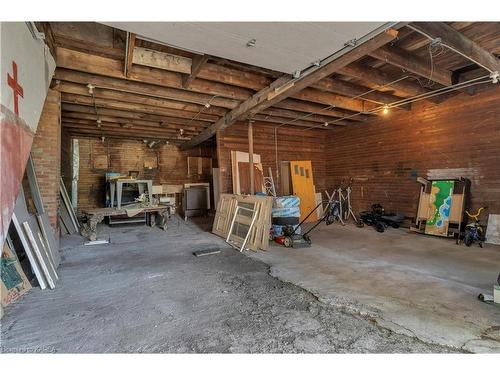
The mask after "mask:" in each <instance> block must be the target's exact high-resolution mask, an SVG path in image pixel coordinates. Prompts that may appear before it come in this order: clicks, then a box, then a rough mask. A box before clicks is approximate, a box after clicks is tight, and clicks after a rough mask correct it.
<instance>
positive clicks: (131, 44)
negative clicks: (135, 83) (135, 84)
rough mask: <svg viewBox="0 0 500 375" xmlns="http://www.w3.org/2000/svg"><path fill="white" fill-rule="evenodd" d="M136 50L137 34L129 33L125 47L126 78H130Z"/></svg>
mask: <svg viewBox="0 0 500 375" xmlns="http://www.w3.org/2000/svg"><path fill="white" fill-rule="evenodd" d="M134 48H135V34H134V33H127V42H126V46H125V63H124V69H125V70H124V75H125V77H129V76H130V71H131V70H132V63H133V60H134Z"/></svg>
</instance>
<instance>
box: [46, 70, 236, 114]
mask: <svg viewBox="0 0 500 375" xmlns="http://www.w3.org/2000/svg"><path fill="white" fill-rule="evenodd" d="M54 79H55V80H60V81H67V82H74V83H80V84H83V85H87V84H89V83H90V84H92V85H93V86H95V87H98V88H107V89H110V90H117V91H121V92H127V93H131V94H141V95H148V96H153V97H157V98H165V99H166V98H169V99H174V100H178V101H183V102H188V103H193V104H200V105H204V104H205V103H208V102H209V101H210V102H211V104H212V105H213V106H217V107H223V108H229V109H232V108H235V107H236V106H237V105H238V104H239V103H240V101H238V100H234V99H228V98H223V97H216V98H213V96H211V95H208V94H203V93H197V92H191V91H187V90H181V89H175V88H169V87H164V86H158V85H153V84H150V83H142V82H135V81H129V80H126V79H119V78H112V77H105V76H101V75H96V74H91V73H85V72H78V71H75V70H69V69H64V68H59V67H58V68H57V69H56V71H55V74H54Z"/></svg>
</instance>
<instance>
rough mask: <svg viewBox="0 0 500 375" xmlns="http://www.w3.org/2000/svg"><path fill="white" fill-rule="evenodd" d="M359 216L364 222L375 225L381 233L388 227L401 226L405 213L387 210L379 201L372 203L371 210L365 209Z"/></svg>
mask: <svg viewBox="0 0 500 375" xmlns="http://www.w3.org/2000/svg"><path fill="white" fill-rule="evenodd" d="M359 216H360V219H361V220H360V222H361V223H362V224H366V225H368V226H373V227H374V228H375V230H376V231H377V232H380V233H382V232H384V231H385V228H387V227H393V228H399V226H400V225H401V222H402V221H403V220H404V218H405V217H404V215H400V214H393V213H387V212H385V209H384V208H383V207H382V205H380V204H378V203H375V204H372V209H371V211H363V212H361V213H360V214H359ZM360 226H362V225H360Z"/></svg>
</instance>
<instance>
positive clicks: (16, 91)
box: [7, 61, 24, 116]
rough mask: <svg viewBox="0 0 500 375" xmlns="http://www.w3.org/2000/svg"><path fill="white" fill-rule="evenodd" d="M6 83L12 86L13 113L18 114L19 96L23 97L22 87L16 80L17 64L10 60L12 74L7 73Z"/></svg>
mask: <svg viewBox="0 0 500 375" xmlns="http://www.w3.org/2000/svg"><path fill="white" fill-rule="evenodd" d="M7 84H8V85H9V86H10V87H11V88H12V91H13V95H14V113H15V114H16V115H18V116H19V98H18V96H20V97H21V98H24V93H23V88H22V87H21V85H19V82H18V81H17V64H16V62H15V61H12V76H11V75H10V74H9V73H7Z"/></svg>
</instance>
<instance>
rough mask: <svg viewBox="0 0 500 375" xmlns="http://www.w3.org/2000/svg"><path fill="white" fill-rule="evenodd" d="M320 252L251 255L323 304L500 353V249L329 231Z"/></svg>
mask: <svg viewBox="0 0 500 375" xmlns="http://www.w3.org/2000/svg"><path fill="white" fill-rule="evenodd" d="M311 237H312V240H313V246H312V247H311V248H307V249H286V248H284V247H281V246H273V247H272V248H271V249H270V251H267V252H258V253H249V255H250V256H251V257H253V258H255V259H259V260H262V261H264V262H266V263H267V264H269V265H270V266H271V275H273V276H276V277H278V278H279V279H280V280H283V281H287V282H290V283H293V284H295V285H298V286H301V287H302V288H304V289H306V290H308V291H310V292H312V293H313V294H314V295H315V296H317V297H318V298H319V299H320V300H321V301H323V302H326V303H328V304H332V305H337V306H342V307H343V308H344V309H348V310H349V311H353V312H361V313H363V314H366V315H367V316H370V317H371V318H373V319H375V320H376V322H377V323H378V324H379V325H381V326H383V327H386V328H389V329H391V330H392V331H394V332H398V333H405V334H407V335H409V336H415V337H418V338H420V339H421V340H423V341H425V342H431V343H436V344H441V345H446V346H451V347H455V348H461V349H464V350H467V351H473V352H496V353H500V306H499V305H496V306H494V305H488V304H486V303H484V302H481V301H479V300H478V299H477V296H478V295H479V293H488V294H493V284H494V282H495V281H496V279H497V276H498V273H499V272H500V246H495V245H486V246H485V248H483V249H481V248H480V247H479V246H477V245H476V246H473V247H470V248H468V247H466V246H464V245H460V246H459V245H456V244H455V241H453V240H450V239H444V238H437V237H432V236H425V235H419V234H415V233H413V234H412V233H408V231H407V230H406V229H398V230H395V229H392V228H391V229H388V230H387V231H386V232H385V233H378V232H376V231H375V230H373V228H370V227H365V228H362V229H360V228H357V227H356V226H354V225H347V226H345V227H342V226H340V225H331V226H326V225H321V226H320V227H319V229H318V230H316V231H314V232H313V233H312V234H311Z"/></svg>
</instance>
